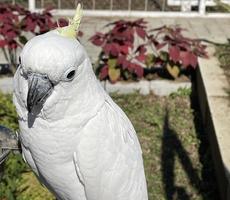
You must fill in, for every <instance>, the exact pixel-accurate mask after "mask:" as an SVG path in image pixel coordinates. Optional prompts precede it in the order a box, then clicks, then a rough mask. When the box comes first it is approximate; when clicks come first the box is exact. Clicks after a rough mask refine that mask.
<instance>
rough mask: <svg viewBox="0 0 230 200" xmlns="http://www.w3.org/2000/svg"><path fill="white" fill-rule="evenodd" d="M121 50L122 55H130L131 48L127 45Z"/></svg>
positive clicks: (121, 47)
mask: <svg viewBox="0 0 230 200" xmlns="http://www.w3.org/2000/svg"><path fill="white" fill-rule="evenodd" d="M119 48H120V51H121V53H123V54H125V55H126V54H128V53H129V47H128V46H127V45H122V46H120V47H119Z"/></svg>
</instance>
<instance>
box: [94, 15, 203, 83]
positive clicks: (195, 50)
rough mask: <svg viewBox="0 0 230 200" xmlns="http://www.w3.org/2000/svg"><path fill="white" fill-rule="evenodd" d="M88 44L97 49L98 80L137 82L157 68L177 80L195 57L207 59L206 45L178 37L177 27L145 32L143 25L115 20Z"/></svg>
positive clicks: (193, 64) (141, 22)
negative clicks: (98, 51)
mask: <svg viewBox="0 0 230 200" xmlns="http://www.w3.org/2000/svg"><path fill="white" fill-rule="evenodd" d="M106 27H109V28H111V29H110V30H109V31H108V32H105V33H102V32H97V33H96V34H95V35H93V36H92V37H91V38H90V41H91V42H92V43H93V44H94V45H96V46H99V47H101V52H100V55H99V61H98V65H97V66H96V68H97V69H96V74H97V75H98V76H99V78H100V80H107V79H108V80H110V81H111V82H112V83H114V82H116V81H118V80H127V79H133V80H139V79H141V78H143V77H145V78H147V76H148V74H149V73H152V72H156V71H157V69H160V70H161V71H162V70H163V71H166V72H167V73H168V74H169V75H170V76H171V78H177V77H178V76H179V75H180V73H181V71H183V70H184V69H191V68H193V69H195V68H196V67H197V64H198V61H197V60H198V57H207V53H206V51H205V49H206V46H205V45H203V44H201V42H200V41H199V40H196V39H190V38H187V37H184V36H183V35H182V31H183V29H182V28H180V27H179V26H170V27H168V26H162V27H160V28H156V29H152V30H150V31H148V30H147V22H146V21H144V20H143V19H138V20H136V21H125V20H119V21H115V22H113V23H110V24H108V25H106Z"/></svg>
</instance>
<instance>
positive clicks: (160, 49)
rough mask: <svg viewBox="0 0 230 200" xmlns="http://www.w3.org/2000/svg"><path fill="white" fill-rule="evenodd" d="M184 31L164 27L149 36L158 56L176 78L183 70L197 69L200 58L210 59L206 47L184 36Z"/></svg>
mask: <svg viewBox="0 0 230 200" xmlns="http://www.w3.org/2000/svg"><path fill="white" fill-rule="evenodd" d="M183 30H185V29H182V28H180V27H179V26H171V27H170V26H163V27H160V28H156V29H152V30H150V32H151V33H154V34H150V35H149V36H148V38H149V40H150V42H151V44H153V45H154V47H155V49H156V52H157V56H158V57H159V58H161V60H162V62H163V63H164V67H166V69H167V70H168V72H169V73H170V74H171V76H172V77H174V78H177V77H178V75H179V73H180V71H181V70H183V69H188V68H193V69H195V68H196V67H197V65H198V57H204V58H207V57H208V55H207V52H206V51H205V49H206V45H203V44H201V42H200V40H197V39H191V38H188V37H185V36H183V35H182V31H183ZM155 56H156V55H155Z"/></svg>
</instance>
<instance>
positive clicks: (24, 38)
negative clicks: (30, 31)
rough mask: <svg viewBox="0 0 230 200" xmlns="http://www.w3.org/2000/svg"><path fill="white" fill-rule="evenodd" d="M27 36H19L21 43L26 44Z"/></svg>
mask: <svg viewBox="0 0 230 200" xmlns="http://www.w3.org/2000/svg"><path fill="white" fill-rule="evenodd" d="M27 41H28V40H27V38H26V37H25V36H23V35H20V36H19V42H21V43H22V44H26V43H27Z"/></svg>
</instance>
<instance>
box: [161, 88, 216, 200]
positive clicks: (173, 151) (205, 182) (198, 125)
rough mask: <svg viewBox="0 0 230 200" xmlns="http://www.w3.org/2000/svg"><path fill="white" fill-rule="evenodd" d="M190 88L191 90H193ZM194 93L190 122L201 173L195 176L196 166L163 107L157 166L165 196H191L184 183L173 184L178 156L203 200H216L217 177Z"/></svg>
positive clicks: (171, 198)
mask: <svg viewBox="0 0 230 200" xmlns="http://www.w3.org/2000/svg"><path fill="white" fill-rule="evenodd" d="M193 91H194V90H193ZM196 100H197V97H196V96H194V94H193V93H192V95H191V108H192V109H193V110H194V124H195V129H196V134H197V138H198V139H199V141H200V145H199V149H198V151H199V160H200V163H201V164H202V171H201V175H200V176H199V174H198V171H197V170H196V168H195V167H196V166H195V167H194V166H193V164H192V162H191V159H190V157H189V155H188V153H187V152H186V150H185V148H184V147H183V145H182V143H181V141H180V139H179V138H178V136H177V135H178V134H177V133H176V132H175V131H174V130H173V129H172V128H171V127H170V124H169V112H168V110H167V109H166V115H165V118H164V127H163V138H162V154H161V170H162V177H163V185H164V190H165V194H166V200H174V199H176V200H190V199H194V198H192V197H191V196H190V195H189V194H188V193H187V192H186V189H187V186H186V185H185V186H184V187H181V186H177V185H176V184H175V174H174V171H175V170H174V168H175V161H176V158H177V157H178V158H179V162H180V163H181V165H182V167H183V170H184V171H185V173H186V175H187V177H188V179H189V182H190V185H191V186H192V187H193V188H194V189H195V190H196V191H197V192H198V193H199V194H201V196H202V199H203V200H219V199H220V198H219V193H218V189H217V180H216V177H215V171H214V167H213V166H214V165H213V161H212V156H211V153H210V152H211V151H210V145H209V142H208V137H207V134H206V133H205V131H204V130H203V128H202V121H201V117H200V112H199V106H198V102H197V101H196Z"/></svg>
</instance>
